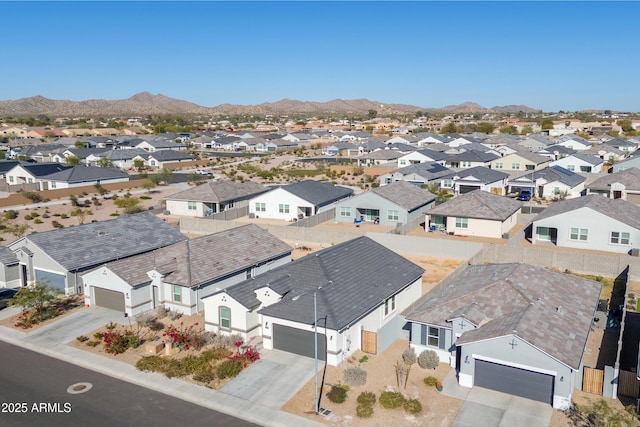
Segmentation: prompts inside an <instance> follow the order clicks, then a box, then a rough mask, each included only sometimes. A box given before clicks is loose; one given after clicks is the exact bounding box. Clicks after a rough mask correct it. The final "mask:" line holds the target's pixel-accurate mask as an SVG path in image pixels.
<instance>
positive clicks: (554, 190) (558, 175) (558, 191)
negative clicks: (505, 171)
mask: <svg viewBox="0 0 640 427" xmlns="http://www.w3.org/2000/svg"><path fill="white" fill-rule="evenodd" d="M585 181H586V178H585V177H583V176H581V175H578V174H577V173H574V172H571V171H569V170H567V169H565V168H563V167H560V166H550V167H547V168H544V169H541V170H538V171H533V172H528V173H525V174H523V175H520V176H518V177H515V178H513V179H510V180H509V192H510V193H511V192H520V191H522V190H529V191H531V193H532V194H533V195H534V196H535V197H538V198H545V199H560V198H565V199H572V198H575V197H580V196H581V195H582V193H583V191H584V183H585Z"/></svg>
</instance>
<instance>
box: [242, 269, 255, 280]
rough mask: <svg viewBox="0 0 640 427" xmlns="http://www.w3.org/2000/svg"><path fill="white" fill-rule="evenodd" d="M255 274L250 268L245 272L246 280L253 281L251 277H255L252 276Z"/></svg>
mask: <svg viewBox="0 0 640 427" xmlns="http://www.w3.org/2000/svg"><path fill="white" fill-rule="evenodd" d="M252 272H253V268H251V267H249V268H247V269H246V270H245V276H244V277H245V279H251V277H253V275H252V274H251V273H252Z"/></svg>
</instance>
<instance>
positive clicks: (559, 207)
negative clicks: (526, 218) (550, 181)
mask: <svg viewBox="0 0 640 427" xmlns="http://www.w3.org/2000/svg"><path fill="white" fill-rule="evenodd" d="M580 208H589V209H592V210H594V211H596V212H599V213H601V214H603V215H605V216H608V217H609V218H612V219H615V220H617V221H620V222H622V223H623V224H627V225H628V226H630V227H633V228H635V229H636V230H640V206H638V205H635V204H633V203H630V202H627V201H626V200H622V199H610V198H608V197H602V196H601V195H599V194H589V195H587V196H582V197H576V198H573V199H567V200H562V201H559V202H556V203H553V204H551V205H549V206H548V207H547V208H545V210H543V211H542V212H541V213H540V214H538V216H536V217H535V218H534V219H533V220H534V221H539V220H541V219H546V218H550V217H553V216H556V215H560V214H563V213H566V212H571V211H575V210H577V209H580Z"/></svg>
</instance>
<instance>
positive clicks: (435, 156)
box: [416, 148, 449, 161]
mask: <svg viewBox="0 0 640 427" xmlns="http://www.w3.org/2000/svg"><path fill="white" fill-rule="evenodd" d="M416 153H420V154H422V155H423V156H426V157H428V158H430V159H431V160H433V161H438V160H445V159H446V158H448V157H449V156H448V155H447V154H444V153H443V152H441V151H433V150H430V149H428V148H424V149H422V150H416Z"/></svg>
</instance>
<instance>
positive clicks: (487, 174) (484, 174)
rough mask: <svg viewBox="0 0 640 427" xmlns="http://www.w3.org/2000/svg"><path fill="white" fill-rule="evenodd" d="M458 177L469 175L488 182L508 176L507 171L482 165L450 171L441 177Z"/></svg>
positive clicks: (462, 177)
mask: <svg viewBox="0 0 640 427" xmlns="http://www.w3.org/2000/svg"><path fill="white" fill-rule="evenodd" d="M454 177H458V178H460V179H466V178H469V177H474V178H476V179H478V180H479V181H480V182H484V183H490V182H496V181H500V180H502V179H505V178H507V177H509V174H508V173H504V172H500V171H497V170H493V169H489V168H487V167H484V166H476V167H473V168H469V169H462V170H460V171H458V172H453V173H450V174H449V175H445V176H444V177H443V178H454Z"/></svg>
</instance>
